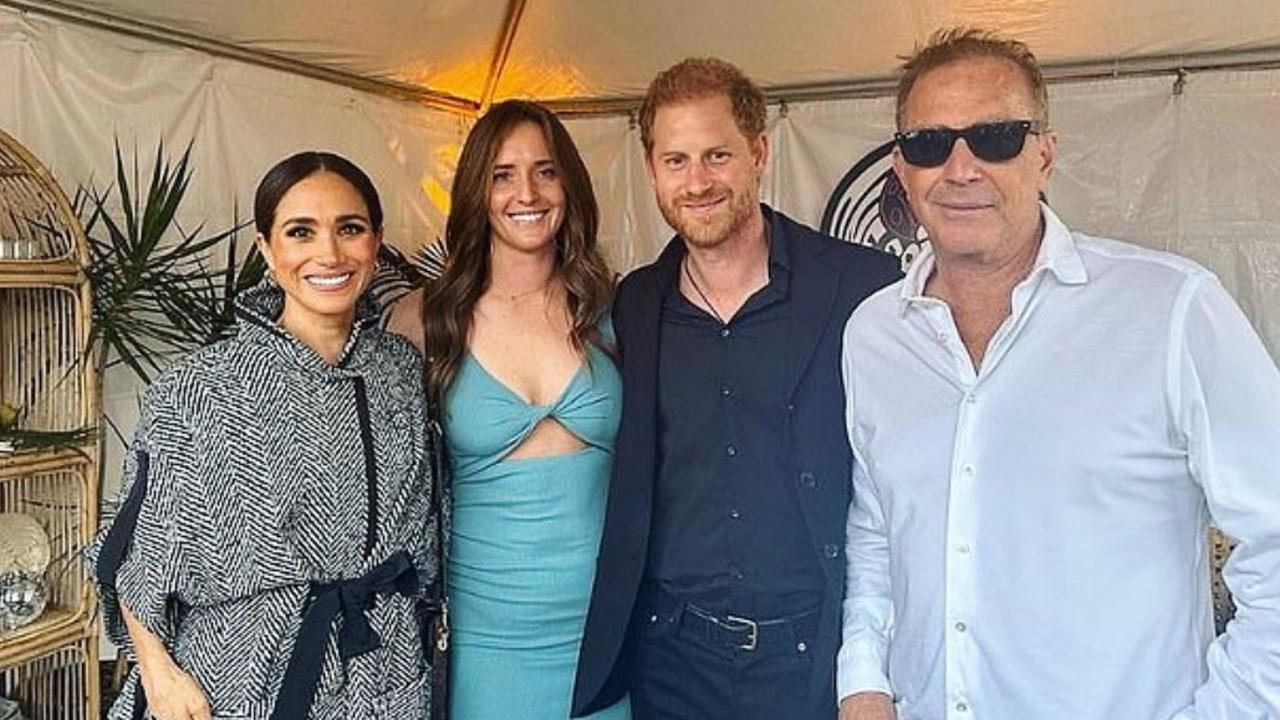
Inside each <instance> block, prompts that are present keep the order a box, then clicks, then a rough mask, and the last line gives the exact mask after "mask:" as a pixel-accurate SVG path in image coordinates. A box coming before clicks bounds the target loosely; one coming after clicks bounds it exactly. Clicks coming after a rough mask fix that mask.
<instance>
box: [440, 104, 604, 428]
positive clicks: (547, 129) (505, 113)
mask: <svg viewBox="0 0 1280 720" xmlns="http://www.w3.org/2000/svg"><path fill="white" fill-rule="evenodd" d="M523 123H533V124H534V125H536V126H538V127H539V128H541V130H542V136H543V137H544V138H545V139H546V141H547V147H548V148H549V149H550V151H551V159H552V161H553V162H554V163H555V167H556V172H557V173H558V174H559V177H560V182H561V183H562V184H563V186H564V195H565V214H564V215H565V216H564V221H563V222H562V223H561V225H560V230H559V232H557V233H556V239H555V252H556V257H555V264H556V269H555V272H556V274H557V276H558V277H559V278H560V279H561V281H562V282H563V283H564V286H565V291H566V294H567V296H568V299H567V303H568V310H569V315H570V319H571V324H572V328H571V330H570V332H569V336H570V341H571V342H572V343H573V347H574V348H575V349H576V350H577V351H578V352H579V353H585V352H586V349H587V346H588V345H595V346H597V347H600V348H601V349H603V350H605V351H606V353H607V354H609V355H610V356H611V357H612V355H613V350H612V348H610V347H608V346H607V345H606V344H605V342H604V337H603V336H602V335H601V333H600V328H599V327H598V325H597V324H598V323H599V321H600V318H601V317H602V316H603V315H604V313H605V312H607V311H608V309H609V304H610V302H612V300H613V277H612V275H611V274H610V272H609V268H608V266H606V265H605V262H604V258H602V257H601V256H600V251H599V250H598V249H597V247H596V229H597V228H598V226H599V224H600V211H599V208H598V207H597V206H596V196H595V192H594V191H593V190H592V189H591V176H590V175H588V174H587V167H586V165H585V164H584V163H583V162H582V157H581V156H580V155H579V154H578V149H577V148H576V147H575V146H574V144H573V140H572V139H571V138H570V137H569V132H568V131H567V130H565V128H564V125H563V124H561V122H560V121H559V120H558V119H557V118H556V116H555V115H553V114H552V113H551V111H550V110H547V109H546V108H544V107H542V106H541V105H538V104H537V103H532V102H526V101H522V100H508V101H505V102H501V103H498V104H496V105H494V106H493V107H492V108H490V109H489V112H487V113H485V115H484V116H483V117H481V118H480V120H479V121H477V122H476V125H475V127H474V128H472V129H471V133H470V134H469V135H468V136H467V141H466V143H465V144H463V146H462V155H461V156H460V157H459V158H458V171H457V173H456V174H455V175H454V177H453V191H452V195H453V197H452V202H453V207H452V209H451V210H450V211H449V220H448V222H447V223H446V224H445V242H446V243H447V247H448V249H449V255H448V260H447V261H446V264H445V269H444V273H443V274H442V275H441V276H440V278H439V279H437V280H436V281H434V282H432V283H431V284H429V285H428V286H427V288H426V292H424V293H423V294H422V336H423V349H424V354H425V355H426V359H427V364H426V368H425V370H424V372H423V385H424V386H425V387H426V391H427V398H428V399H429V400H430V401H431V408H432V413H433V414H434V415H435V416H436V417H437V418H442V417H443V416H444V412H443V407H444V395H445V392H446V391H447V390H448V388H449V384H450V383H452V382H453V379H454V377H455V376H457V374H458V368H459V366H460V365H461V364H462V357H463V354H464V353H465V352H466V348H467V338H468V337H469V336H470V331H471V321H472V315H473V313H474V311H475V307H476V303H477V302H479V300H480V296H481V295H483V294H484V291H485V290H486V289H488V287H489V281H490V269H489V253H490V247H489V245H490V239H491V235H492V232H493V230H492V228H491V227H490V225H489V191H490V188H491V187H492V185H493V164H494V162H495V160H496V159H497V156H498V150H499V148H500V147H501V145H502V142H503V141H504V140H506V139H507V136H508V135H510V134H511V131H512V130H514V129H515V128H516V126H518V125H521V124H523Z"/></svg>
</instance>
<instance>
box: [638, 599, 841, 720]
mask: <svg viewBox="0 0 1280 720" xmlns="http://www.w3.org/2000/svg"><path fill="white" fill-rule="evenodd" d="M642 602H643V603H644V605H643V606H642V607H643V610H644V612H643V615H641V617H640V622H641V628H640V629H639V633H638V637H637V642H636V647H635V650H634V655H633V657H632V665H631V713H632V717H633V718H634V720H720V719H721V718H723V719H724V720H834V718H835V717H836V705H835V688H834V686H833V687H831V688H829V691H828V692H825V693H823V695H822V697H821V698H815V697H813V695H812V693H811V688H812V685H811V683H812V678H813V673H814V672H815V668H814V666H813V658H812V657H811V650H810V648H812V646H813V634H814V632H815V631H816V628H817V623H818V614H817V612H810V613H806V614H803V615H799V616H795V619H794V620H792V621H788V622H785V623H775V624H772V625H768V626H764V627H761V628H760V631H759V633H758V638H757V639H758V643H757V646H756V647H755V649H746V648H744V647H742V645H743V644H746V643H745V642H744V640H749V639H750V633H749V632H748V633H745V634H744V633H738V632H734V631H735V630H737V629H738V628H740V627H741V624H740V623H736V622H732V621H730V622H728V623H726V624H727V625H728V627H727V628H726V627H724V626H721V625H718V624H717V622H714V621H710V620H708V619H707V618H708V617H709V616H710V617H715V616H714V615H712V614H711V613H707V612H705V611H703V610H702V609H701V608H700V607H698V606H697V605H692V606H690V605H688V604H686V603H673V602H672V601H669V600H668V601H666V602H664V601H663V600H661V599H654V598H652V597H650V598H648V599H642ZM717 620H724V618H717ZM744 636H745V637H744ZM823 672H826V673H828V674H830V675H831V676H832V678H833V682H834V675H835V668H824V669H823Z"/></svg>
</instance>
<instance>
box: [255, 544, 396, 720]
mask: <svg viewBox="0 0 1280 720" xmlns="http://www.w3.org/2000/svg"><path fill="white" fill-rule="evenodd" d="M418 591H419V583H418V573H417V571H416V570H415V569H414V567H413V560H411V559H410V558H409V553H407V552H405V551H403V550H401V551H399V552H396V553H395V554H393V555H391V556H390V557H388V558H387V559H386V560H383V561H382V562H381V563H379V564H378V565H377V566H375V567H374V568H373V569H371V570H369V572H367V573H365V574H364V575H362V576H360V577H358V578H353V579H350V580H338V581H336V582H330V583H315V584H313V585H312V586H311V602H310V604H309V605H308V606H307V610H306V612H304V613H303V615H302V630H301V631H300V632H299V633H298V640H297V642H296V643H295V644H294V646H293V653H292V654H291V655H290V656H289V665H288V666H287V667H286V668H285V671H284V682H283V684H282V685H281V687H280V696H279V697H278V698H276V706H275V709H274V710H273V711H272V713H271V719H272V720H296V719H297V718H305V717H307V715H308V713H310V711H311V703H312V702H313V701H314V700H315V694H316V687H317V686H318V685H319V682H320V669H321V667H322V665H323V664H324V651H325V646H326V645H327V644H328V641H329V630H330V628H331V627H332V626H333V621H334V619H335V618H337V617H338V613H342V627H341V629H340V630H339V631H338V650H339V653H340V655H341V656H342V661H343V662H346V661H348V660H350V659H351V658H354V657H357V656H359V655H363V654H364V653H367V652H369V651H371V650H376V649H377V648H379V647H381V645H382V638H381V637H380V636H379V635H378V632H377V631H376V630H374V629H373V626H372V625H370V624H369V618H368V616H367V615H366V614H365V611H367V610H368V609H369V608H371V607H373V601H374V599H375V598H376V597H377V595H379V594H384V595H385V594H390V593H397V594H400V595H404V596H406V597H410V596H413V595H416V594H417V593H418Z"/></svg>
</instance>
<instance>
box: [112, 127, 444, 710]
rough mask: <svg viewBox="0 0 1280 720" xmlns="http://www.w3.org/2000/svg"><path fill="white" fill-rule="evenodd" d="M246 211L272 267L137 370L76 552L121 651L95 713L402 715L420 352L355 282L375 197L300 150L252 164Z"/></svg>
mask: <svg viewBox="0 0 1280 720" xmlns="http://www.w3.org/2000/svg"><path fill="white" fill-rule="evenodd" d="M254 220H255V224H256V225H257V230H258V238H257V243H258V248H259V249H260V250H261V252H262V254H263V256H264V257H265V259H266V261H267V265H268V267H269V268H270V270H271V278H269V279H268V280H266V281H264V282H263V284H261V285H259V286H258V287H256V288H254V289H252V290H249V291H247V292H245V293H243V294H242V295H241V296H240V297H238V298H237V300H236V315H237V319H238V321H239V326H238V329H237V333H236V335H235V336H234V337H232V338H230V339H228V340H225V341H222V342H219V343H217V344H215V345H213V346H211V347H208V348H205V349H204V350H201V351H199V352H196V353H195V354H193V355H191V356H190V357H187V358H186V359H184V360H182V361H180V362H178V363H176V364H175V365H174V366H173V367H171V368H169V369H168V370H167V371H166V372H164V373H163V374H162V375H161V376H160V377H158V378H157V379H156V380H155V382H154V383H152V385H151V387H150V388H149V389H148V391H147V395H146V399H145V402H144V405H143V413H142V418H141V420H140V421H139V423H138V428H137V432H136V435H135V437H134V441H133V444H132V446H131V450H130V453H129V457H128V460H127V461H126V484H125V487H124V488H123V489H122V492H121V499H122V502H121V504H120V509H119V513H118V514H117V516H116V519H115V521H114V522H113V523H112V524H111V525H110V526H109V527H108V528H107V529H106V530H105V531H104V532H103V533H102V534H101V535H100V536H99V538H98V540H97V542H95V543H94V545H93V546H92V548H91V549H90V561H91V564H92V567H93V570H94V574H95V575H96V578H97V581H98V586H99V591H100V595H101V597H102V609H103V617H104V619H105V620H106V626H107V631H108V633H109V634H110V635H111V636H112V638H113V639H114V640H115V641H116V642H117V643H118V644H119V645H120V646H121V647H123V648H125V649H126V650H127V651H129V653H130V654H131V655H132V656H133V657H134V658H135V659H136V660H137V664H136V666H135V667H134V669H133V671H132V672H131V674H130V676H129V680H128V682H127V683H126V685H125V688H124V691H123V693H122V694H121V696H120V698H119V700H118V701H117V702H116V703H115V705H114V706H113V707H112V709H111V711H110V714H109V717H110V718H113V719H114V720H126V719H130V718H142V717H152V718H159V719H160V720H205V719H209V718H247V719H249V718H251V719H254V720H266V719H267V718H271V719H272V720H284V719H285V718H289V719H290V720H299V719H301V718H315V719H321V718H323V719H328V718H332V719H334V720H338V719H339V718H341V719H343V720H347V719H350V718H369V719H370V720H372V719H373V718H378V719H379V720H385V719H386V718H393V719H401V720H417V719H418V718H422V717H425V716H426V713H427V712H428V710H429V704H430V691H429V687H430V684H429V682H428V677H427V670H426V667H425V663H424V656H423V645H422V624H421V623H422V617H421V616H422V614H423V613H422V611H421V597H422V592H423V588H425V587H426V586H427V585H428V584H429V583H430V581H432V580H433V579H434V578H435V577H436V574H437V568H436V567H435V560H434V559H433V553H432V549H433V548H432V547H430V545H431V540H430V538H431V533H429V532H424V528H426V527H429V523H430V522H431V517H432V514H431V512H430V507H431V497H432V483H431V479H432V477H431V476H432V472H431V468H432V463H431V460H432V458H431V451H430V445H429V442H428V437H427V435H426V427H427V422H428V420H427V418H428V411H427V406H426V402H425V401H424V398H423V396H422V393H421V392H420V391H419V386H420V385H419V383H420V376H421V372H422V364H421V360H420V358H419V356H418V354H417V353H416V352H415V351H414V350H413V348H412V347H411V346H410V345H409V344H408V343H406V342H404V340H403V339H402V338H400V337H397V336H394V335H391V334H386V333H383V332H382V331H381V330H379V329H378V327H377V325H376V319H377V312H376V308H374V307H372V303H371V302H370V301H369V300H368V298H367V296H366V294H365V290H366V288H367V287H368V284H369V280H370V279H371V278H372V276H373V272H374V265H375V260H376V257H377V252H378V246H379V244H380V242H381V239H382V207H381V205H380V203H379V201H378V195H377V192H376V191H375V190H374V188H373V184H372V183H371V182H370V181H369V178H368V177H367V176H366V175H365V173H364V172H362V171H361V170H360V169H359V168H357V167H356V166H355V165H353V164H351V163H350V162H349V161H347V160H345V159H343V158H341V157H338V156H336V155H332V154H329V153H317V152H306V153H300V154H298V155H294V156H292V157H290V158H288V159H286V160H284V161H283V162H281V163H279V164H278V165H276V166H275V167H274V168H272V169H271V170H270V171H269V172H268V173H267V175H266V177H264V178H263V180H262V182H261V184H260V185H259V186H258V191H257V196H256V199H255V202H254ZM339 615H341V619H340V620H339V619H338V616H339Z"/></svg>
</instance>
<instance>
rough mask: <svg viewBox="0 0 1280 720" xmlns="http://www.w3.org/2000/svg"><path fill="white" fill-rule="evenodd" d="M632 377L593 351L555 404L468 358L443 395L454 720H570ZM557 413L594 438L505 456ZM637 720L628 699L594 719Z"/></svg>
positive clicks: (556, 417) (580, 432)
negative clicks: (543, 452)
mask: <svg viewBox="0 0 1280 720" xmlns="http://www.w3.org/2000/svg"><path fill="white" fill-rule="evenodd" d="M621 409H622V383H621V379H620V378H619V376H618V372H617V370H616V369H615V368H614V365H613V363H612V362H611V361H610V360H609V358H608V357H607V356H606V355H605V354H604V353H603V352H601V351H600V350H599V349H597V348H594V347H592V348H591V349H590V350H589V351H588V354H587V361H586V362H585V363H583V365H582V366H581V367H580V368H579V369H578V372H577V374H575V375H574V376H573V379H572V380H570V381H569V384H568V386H567V387H566V388H565V389H564V391H563V392H562V393H561V394H560V397H559V398H558V399H557V400H556V401H555V403H554V404H551V405H530V404H529V403H527V402H525V401H524V400H523V399H521V398H520V397H519V396H517V395H516V394H515V393H513V392H512V391H511V390H510V389H509V388H507V387H506V386H504V385H503V384H502V383H501V382H499V381H498V379H497V378H495V377H494V376H492V375H490V374H489V373H488V371H486V370H485V369H484V367H483V366H481V364H480V363H479V362H478V361H477V360H476V359H475V357H473V356H472V355H471V354H470V353H467V354H466V355H465V356H464V357H463V360H462V363H461V365H460V367H459V368H458V374H457V376H456V377H455V378H454V381H453V383H452V384H451V385H450V389H449V392H448V394H447V395H446V397H445V429H446V436H445V441H446V442H447V443H448V447H449V452H450V457H451V459H452V463H453V535H452V547H451V553H450V556H449V601H450V610H451V615H452V620H453V639H454V645H453V651H454V655H453V658H452V662H453V675H452V678H451V679H452V682H453V685H452V687H451V694H452V698H451V702H450V717H451V718H453V720H487V719H489V718H492V719H493V720H511V718H522V719H524V720H564V719H565V718H568V717H569V702H570V697H571V694H572V692H573V677H574V668H575V666H576V664H577V661H578V646H579V645H580V644H581V642H582V627H583V624H584V623H585V622H586V616H587V604H588V601H589V600H590V597H591V584H592V581H593V580H594V577H595V567H596V554H597V552H598V551H599V546H600V532H601V526H602V525H603V522H604V509H605V500H606V496H607V494H608V489H609V472H610V463H611V462H612V459H613V441H614V435H615V434H616V433H617V430H618V416H619V413H620V411H621ZM548 417H550V418H553V419H554V420H556V421H557V422H559V423H561V424H562V425H564V427H565V428H567V429H568V430H569V431H570V432H572V433H573V434H574V435H576V436H578V437H579V438H581V440H582V441H583V442H584V443H586V445H587V447H586V448H584V449H582V450H579V451H576V452H571V453H568V454H563V455H553V456H549V457H538V458H528V459H517V460H512V459H508V458H507V455H508V454H509V453H510V452H511V451H512V450H514V449H515V448H517V447H518V446H519V445H520V443H521V442H523V441H524V439H525V438H526V437H528V436H529V434H530V433H531V432H533V429H534V427H535V426H536V425H537V424H538V423H539V422H541V421H542V420H543V419H545V418H548ZM591 717H593V718H598V719H600V720H627V719H628V718H630V709H629V707H628V705H627V702H626V701H625V700H624V701H623V702H620V703H618V704H617V705H615V706H613V707H611V708H608V709H606V710H604V711H602V712H600V713H597V714H595V715H592V716H591Z"/></svg>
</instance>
